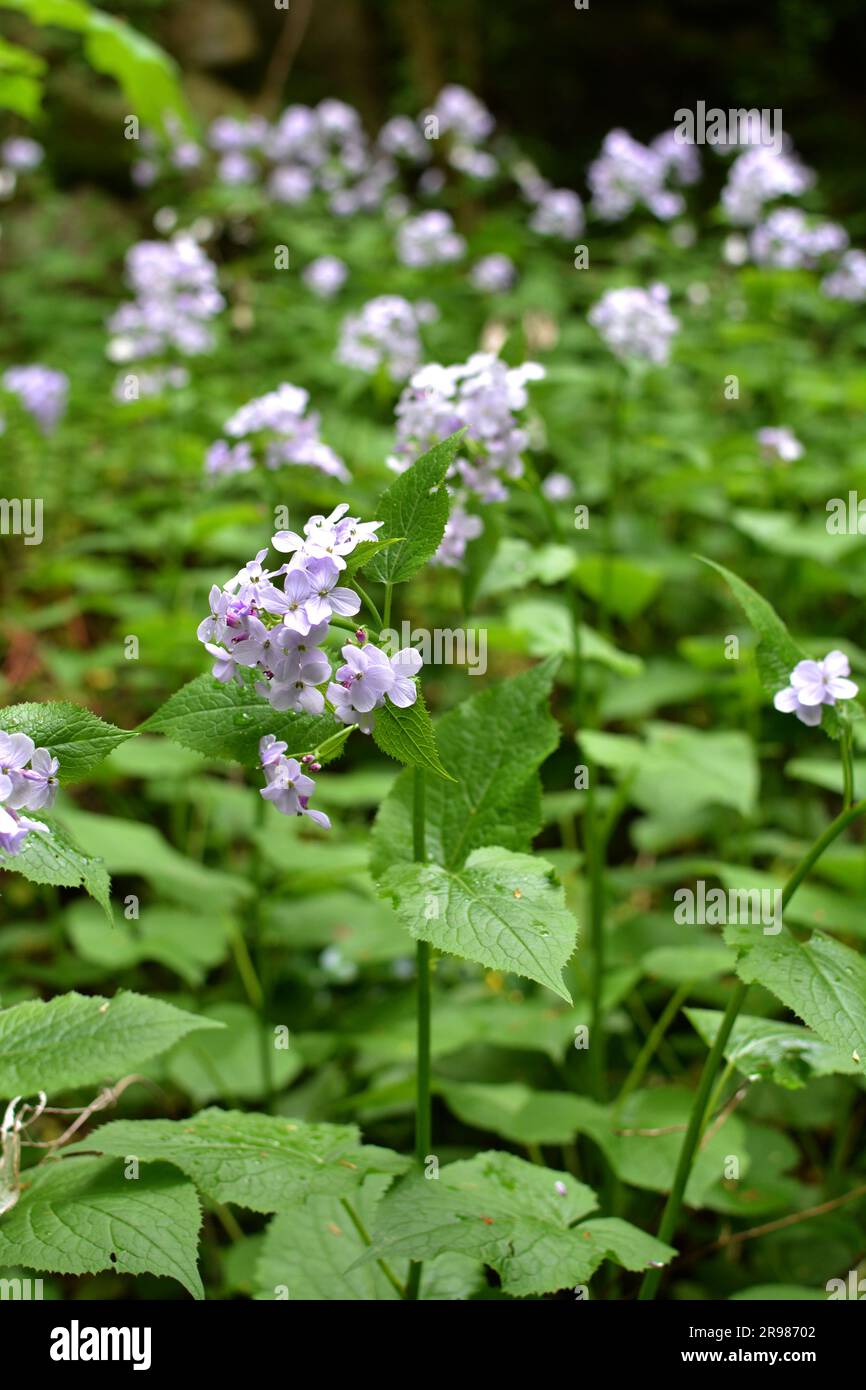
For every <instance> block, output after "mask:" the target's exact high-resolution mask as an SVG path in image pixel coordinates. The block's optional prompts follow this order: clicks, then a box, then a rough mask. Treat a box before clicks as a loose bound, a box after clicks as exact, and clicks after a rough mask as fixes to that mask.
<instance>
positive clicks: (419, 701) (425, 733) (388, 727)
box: [373, 687, 457, 782]
mask: <svg viewBox="0 0 866 1390" xmlns="http://www.w3.org/2000/svg"><path fill="white" fill-rule="evenodd" d="M373 738H374V739H375V741H376V744H377V746H378V747H379V748H381V750H382V752H383V753H387V754H388V756H389V758H395V759H396V761H397V762H398V763H403V764H404V766H406V767H422V768H425V769H426V770H427V771H429V772H435V774H436V776H437V777H444V779H445V780H446V782H456V781H457V778H456V777H452V776H451V773H450V772H446V770H445V768H444V767H443V766H442V763H441V760H440V758H439V752H438V749H437V747H436V735H435V734H434V732H433V724H432V722H431V720H430V715H429V714H428V712H427V706H426V704H425V703H424V696H423V694H422V692H421V689H420V687H419V688H418V691H417V695H416V698H415V703H414V705H409V706H408V707H407V708H406V709H400V708H398V706H397V705H392V704H391V703H390V701H386V703H385V704H384V705H383V706H382V708H381V709H379V710H377V711H376V721H375V723H374V725H373Z"/></svg>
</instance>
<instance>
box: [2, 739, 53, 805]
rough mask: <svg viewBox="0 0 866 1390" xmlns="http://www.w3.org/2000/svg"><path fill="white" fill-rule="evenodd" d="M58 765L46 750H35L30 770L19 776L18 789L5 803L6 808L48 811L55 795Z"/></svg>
mask: <svg viewBox="0 0 866 1390" xmlns="http://www.w3.org/2000/svg"><path fill="white" fill-rule="evenodd" d="M59 767H60V763H59V761H58V759H57V758H53V757H52V756H51V754H50V753H49V751H48V749H47V748H37V749H35V750H34V752H33V755H32V757H31V759H30V768H29V770H28V769H25V771H24V772H23V773H22V774H21V776H22V779H23V781H24V786H23V788H19V789H18V790H17V791H16V792H14V793H13V795H12V796H10V797H9V798H8V800H7V802H6V804H7V806H9V807H10V808H12V807H15V808H17V807H26V808H27V810H28V811H50V810H51V807H52V806H53V805H54V798H55V797H56V795H57V772H58V769H59Z"/></svg>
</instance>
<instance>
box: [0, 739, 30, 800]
mask: <svg viewBox="0 0 866 1390" xmlns="http://www.w3.org/2000/svg"><path fill="white" fill-rule="evenodd" d="M34 750H35V745H34V743H33V740H32V738H29V737H28V736H27V734H5V733H0V801H5V802H8V803H9V804H10V805H13V806H23V805H25V804H26V800H24V799H19V798H20V796H21V792H22V790H23V789H24V787H25V785H26V784H25V780H24V775H23V774H24V768H26V766H27V764H28V763H29V762H30V759H31V758H32V756H33V753H34Z"/></svg>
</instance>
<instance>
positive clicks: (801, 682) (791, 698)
mask: <svg viewBox="0 0 866 1390" xmlns="http://www.w3.org/2000/svg"><path fill="white" fill-rule="evenodd" d="M850 675H851V665H850V663H849V661H848V658H847V656H846V655H845V653H844V652H839V651H833V652H828V654H827V655H826V656H825V657H824V660H823V661H798V662H797V665H796V666H795V667H794V669H793V671H792V672H791V677H790V679H791V684H790V685H789V686H786V687H785V689H784V690H779V691H777V693H776V694H775V695H774V697H773V704H774V705H775V707H776V709H777V710H781V712H782V713H783V714H796V716H797V718H798V719H799V720H800V722H801V723H802V724H809V725H810V726H814V725H815V724H820V723H821V716H822V714H823V710H822V706H823V705H835V703H836V701H837V700H853V699H854V696H855V695H856V694H857V691H858V689H859V687H858V686H856V685H855V684H854V682H853V681H852V680H849V679H848V677H849V676H850Z"/></svg>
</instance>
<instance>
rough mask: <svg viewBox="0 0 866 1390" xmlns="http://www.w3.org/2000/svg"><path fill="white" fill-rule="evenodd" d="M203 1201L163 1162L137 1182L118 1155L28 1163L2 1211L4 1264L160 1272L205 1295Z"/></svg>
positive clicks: (0, 1262) (0, 1255)
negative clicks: (200, 1257) (14, 1198)
mask: <svg viewBox="0 0 866 1390" xmlns="http://www.w3.org/2000/svg"><path fill="white" fill-rule="evenodd" d="M200 1225H201V1209H200V1206H199V1200H198V1196H197V1194H196V1190H195V1188H194V1187H193V1185H192V1183H190V1182H187V1181H185V1180H184V1179H183V1178H181V1177H180V1176H179V1174H178V1173H177V1172H176V1171H175V1170H174V1169H172V1168H168V1167H157V1168H153V1169H150V1170H149V1171H147V1172H145V1173H142V1174H141V1175H140V1176H139V1177H138V1178H137V1179H136V1180H135V1181H134V1182H133V1181H128V1180H127V1179H126V1178H125V1177H124V1173H123V1164H122V1163H118V1162H116V1161H115V1160H114V1159H107V1160H106V1159H93V1158H84V1157H74V1158H64V1159H63V1161H62V1162H60V1163H45V1164H42V1165H40V1166H39V1167H37V1168H31V1169H28V1171H27V1175H26V1179H25V1183H24V1185H23V1187H22V1191H21V1196H20V1197H19V1199H18V1202H17V1203H16V1205H15V1206H14V1207H13V1208H12V1210H11V1211H9V1212H7V1213H6V1215H5V1216H3V1217H2V1219H0V1267H6V1266H7V1265H23V1266H24V1268H25V1269H39V1270H50V1271H51V1272H52V1273H57V1274H99V1273H101V1272H102V1271H103V1270H114V1271H115V1272H116V1273H118V1274H156V1275H158V1276H160V1277H163V1278H169V1279H176V1280H177V1281H178V1282H179V1283H180V1284H182V1285H183V1287H184V1288H185V1289H187V1290H188V1291H189V1292H190V1293H191V1294H192V1296H193V1298H204V1290H203V1288H202V1284H201V1278H200V1277H199V1272H198V1267H197V1263H196V1261H197V1247H198V1230H199V1226H200Z"/></svg>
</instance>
